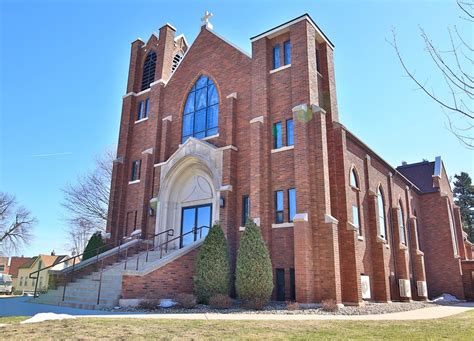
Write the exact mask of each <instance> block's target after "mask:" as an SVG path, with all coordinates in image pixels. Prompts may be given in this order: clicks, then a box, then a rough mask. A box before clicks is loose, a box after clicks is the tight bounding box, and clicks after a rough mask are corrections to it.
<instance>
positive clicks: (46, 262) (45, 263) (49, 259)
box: [20, 255, 67, 269]
mask: <svg viewBox="0 0 474 341" xmlns="http://www.w3.org/2000/svg"><path fill="white" fill-rule="evenodd" d="M64 257H67V256H64V255H61V256H51V255H39V256H37V257H33V258H32V259H31V260H30V261H28V262H26V263H24V264H23V265H22V266H20V269H25V268H32V267H34V266H35V265H36V263H37V262H38V261H39V260H41V268H46V267H49V266H52V265H56V264H57V263H59V262H60V261H61V260H62V259H64Z"/></svg>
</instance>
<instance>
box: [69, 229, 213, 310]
mask: <svg viewBox="0 0 474 341" xmlns="http://www.w3.org/2000/svg"><path fill="white" fill-rule="evenodd" d="M204 228H210V227H209V226H200V227H195V228H193V229H192V230H191V231H189V232H186V233H183V234H180V235H179V236H176V237H175V238H172V239H169V237H172V236H173V235H174V230H173V229H168V230H166V231H163V232H160V233H159V234H164V233H166V232H169V231H171V233H166V241H165V242H163V243H160V244H159V245H158V246H157V247H159V249H160V258H159V259H162V258H163V245H164V246H165V249H166V253H168V244H169V243H171V242H173V241H175V240H177V239H181V238H183V236H186V235H188V234H191V233H194V234H196V233H197V232H198V231H199V239H201V238H202V230H203V229H204ZM157 236H158V235H154V236H153V248H152V249H151V250H154V248H155V245H154V241H155V238H156V237H157ZM147 240H148V239H147ZM179 248H180V249H181V248H182V246H181V243H180V247H179ZM127 250H128V249H127ZM151 250H150V249H148V243H147V250H146V252H147V255H146V259H145V263H148V253H149V251H151ZM127 261H128V257H127V253H126V254H125V264H124V270H127ZM139 264H140V253H137V265H136V271H138V265H139ZM120 265H122V264H121V263H119V264H116V265H114V266H112V267H110V268H109V270H110V269H112V268H115V267H118V266H120ZM103 272H104V260H102V264H101V269H100V276H99V288H98V290H97V304H99V302H100V294H101V289H102V274H103ZM63 301H64V297H63Z"/></svg>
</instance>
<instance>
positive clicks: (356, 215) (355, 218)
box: [352, 205, 362, 236]
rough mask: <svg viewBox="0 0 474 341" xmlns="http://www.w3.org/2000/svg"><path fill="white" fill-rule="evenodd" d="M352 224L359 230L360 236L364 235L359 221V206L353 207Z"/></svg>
mask: <svg viewBox="0 0 474 341" xmlns="http://www.w3.org/2000/svg"><path fill="white" fill-rule="evenodd" d="M352 224H353V225H354V226H355V227H357V229H358V230H359V236H361V235H362V231H361V228H360V221H359V206H357V205H352Z"/></svg>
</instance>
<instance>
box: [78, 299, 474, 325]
mask: <svg viewBox="0 0 474 341" xmlns="http://www.w3.org/2000/svg"><path fill="white" fill-rule="evenodd" d="M471 309H474V303H465V304H459V305H456V306H434V307H429V308H423V309H417V310H411V311H404V312H398V313H390V314H380V315H316V314H314V315H311V314H238V313H237V314H234V313H230V314H219V313H200V314H192V313H191V314H124V315H105V316H104V315H91V316H87V315H83V316H78V317H81V318H140V319H173V320H251V321H282V320H285V321H288V320H292V321H317V320H321V321H322V320H352V321H383V320H390V321H400V320H429V319H437V318H443V317H448V316H452V315H456V314H460V313H463V312H465V311H468V310H471Z"/></svg>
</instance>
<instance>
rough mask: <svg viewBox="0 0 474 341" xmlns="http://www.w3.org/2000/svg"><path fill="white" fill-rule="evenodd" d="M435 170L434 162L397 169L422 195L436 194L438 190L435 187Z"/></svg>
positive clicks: (424, 162)
mask: <svg viewBox="0 0 474 341" xmlns="http://www.w3.org/2000/svg"><path fill="white" fill-rule="evenodd" d="M434 169H435V162H434V161H433V162H429V161H423V162H419V163H412V164H410V165H403V166H399V167H397V171H399V172H400V173H402V174H403V175H404V176H405V177H406V178H407V179H408V180H410V181H411V182H413V183H414V184H415V185H416V186H417V187H418V188H419V189H420V191H421V192H422V193H430V192H436V191H437V190H438V189H437V188H435V187H433V174H434Z"/></svg>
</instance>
